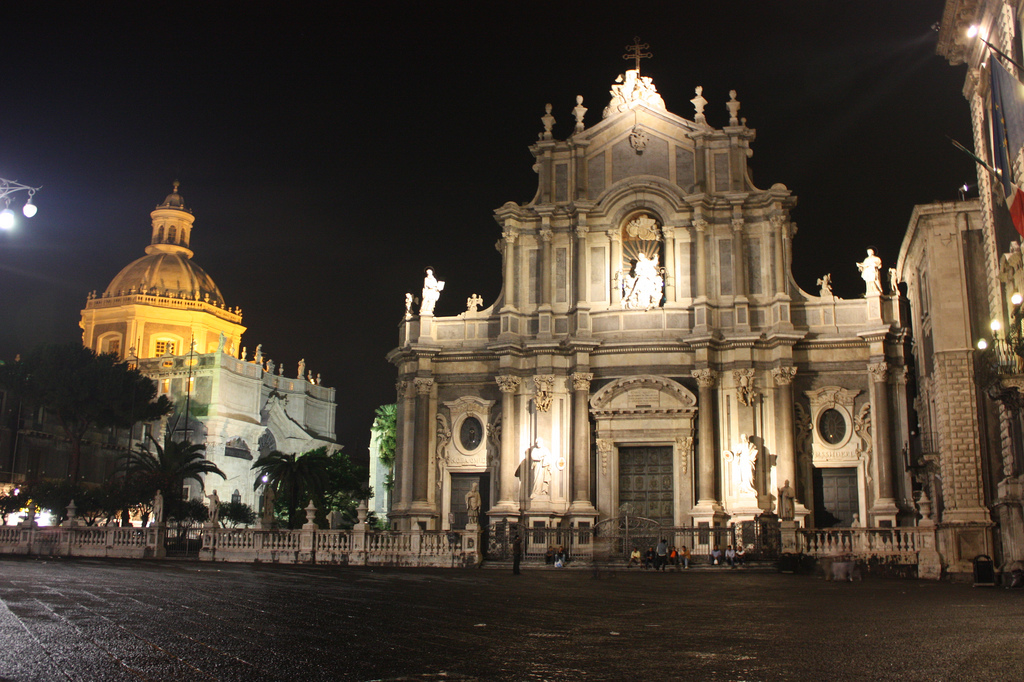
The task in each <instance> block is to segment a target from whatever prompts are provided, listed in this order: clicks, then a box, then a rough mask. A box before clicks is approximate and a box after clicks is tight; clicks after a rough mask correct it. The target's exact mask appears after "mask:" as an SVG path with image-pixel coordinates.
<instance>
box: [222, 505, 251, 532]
mask: <svg viewBox="0 0 1024 682" xmlns="http://www.w3.org/2000/svg"><path fill="white" fill-rule="evenodd" d="M229 523H230V524H231V527H232V528H237V527H238V526H251V525H252V524H254V523H256V512H255V511H253V508H252V507H250V506H249V505H247V504H246V503H244V502H221V504H220V525H221V527H222V528H227V526H228V524H229Z"/></svg>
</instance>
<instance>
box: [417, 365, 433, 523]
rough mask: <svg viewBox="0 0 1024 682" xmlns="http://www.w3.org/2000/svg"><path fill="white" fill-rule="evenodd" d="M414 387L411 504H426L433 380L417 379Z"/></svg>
mask: <svg viewBox="0 0 1024 682" xmlns="http://www.w3.org/2000/svg"><path fill="white" fill-rule="evenodd" d="M414 383H415V385H416V438H415V442H414V444H413V448H414V449H413V453H414V454H413V467H412V477H413V478H412V495H413V497H412V499H413V504H417V503H419V504H421V505H425V504H426V503H427V480H428V473H429V472H430V428H429V426H430V424H429V416H430V390H431V389H432V388H433V387H434V380H433V379H428V378H424V377H417V378H416V380H415V381H414Z"/></svg>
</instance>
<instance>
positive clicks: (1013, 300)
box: [1010, 293, 1024, 305]
mask: <svg viewBox="0 0 1024 682" xmlns="http://www.w3.org/2000/svg"><path fill="white" fill-rule="evenodd" d="M1010 303H1012V304H1014V305H1020V304H1021V303H1024V296H1021V295H1020V294H1019V293H1016V294H1014V295H1013V296H1011V297H1010Z"/></svg>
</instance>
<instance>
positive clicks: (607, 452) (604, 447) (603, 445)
mask: <svg viewBox="0 0 1024 682" xmlns="http://www.w3.org/2000/svg"><path fill="white" fill-rule="evenodd" d="M611 456H612V442H611V441H610V440H608V439H607V438H598V439H597V459H598V460H599V461H600V462H601V475H602V476H607V475H608V462H609V460H610V459H611Z"/></svg>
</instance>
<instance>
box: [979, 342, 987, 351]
mask: <svg viewBox="0 0 1024 682" xmlns="http://www.w3.org/2000/svg"><path fill="white" fill-rule="evenodd" d="M986 348H988V341H986V340H985V339H978V350H985V349H986Z"/></svg>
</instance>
